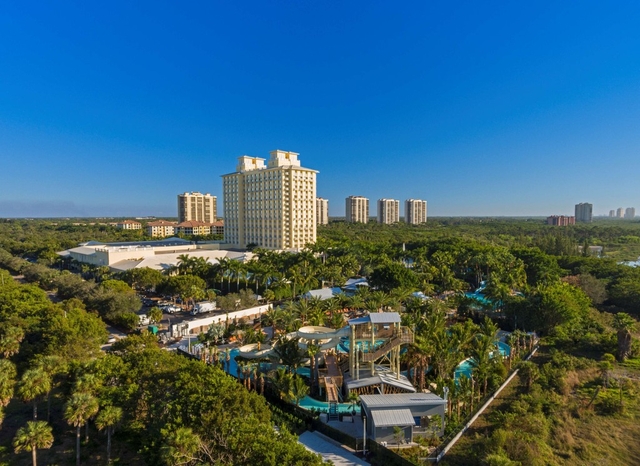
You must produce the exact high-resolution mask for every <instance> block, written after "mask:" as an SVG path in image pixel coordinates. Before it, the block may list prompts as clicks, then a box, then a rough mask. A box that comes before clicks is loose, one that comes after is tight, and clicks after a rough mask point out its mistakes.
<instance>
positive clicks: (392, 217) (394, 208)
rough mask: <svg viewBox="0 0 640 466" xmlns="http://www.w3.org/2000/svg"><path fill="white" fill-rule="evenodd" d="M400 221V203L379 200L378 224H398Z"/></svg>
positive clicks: (394, 200) (395, 200)
mask: <svg viewBox="0 0 640 466" xmlns="http://www.w3.org/2000/svg"><path fill="white" fill-rule="evenodd" d="M399 221H400V201H398V200H397V199H378V223H386V224H390V223H398V222H399Z"/></svg>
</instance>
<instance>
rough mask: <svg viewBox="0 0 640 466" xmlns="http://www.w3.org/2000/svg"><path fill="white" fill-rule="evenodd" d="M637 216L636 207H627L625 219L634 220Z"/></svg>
mask: <svg viewBox="0 0 640 466" xmlns="http://www.w3.org/2000/svg"><path fill="white" fill-rule="evenodd" d="M635 216H636V209H635V207H627V208H626V210H625V211H624V218H628V219H631V218H634V217H635Z"/></svg>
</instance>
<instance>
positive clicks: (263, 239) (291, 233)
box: [222, 150, 318, 250]
mask: <svg viewBox="0 0 640 466" xmlns="http://www.w3.org/2000/svg"><path fill="white" fill-rule="evenodd" d="M270 155H271V157H270V158H269V161H268V162H267V164H266V165H265V159H262V158H258V157H249V156H246V155H245V156H242V157H239V158H238V165H237V167H236V172H235V173H229V174H228V175H223V176H222V186H223V205H224V220H225V225H224V227H225V228H224V240H225V243H229V244H232V245H233V246H234V247H237V248H245V247H247V245H249V244H255V245H258V246H260V247H262V248H267V249H276V250H300V249H302V248H304V247H305V246H306V245H308V244H310V243H315V241H316V174H317V173H318V172H317V171H316V170H311V169H309V168H303V167H301V166H300V161H299V160H298V155H299V154H297V153H295V152H287V151H282V150H275V151H272V152H270Z"/></svg>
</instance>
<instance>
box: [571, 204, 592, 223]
mask: <svg viewBox="0 0 640 466" xmlns="http://www.w3.org/2000/svg"><path fill="white" fill-rule="evenodd" d="M575 217H576V222H584V223H590V222H591V220H592V218H593V204H589V203H588V202H581V203H580V204H576V210H575Z"/></svg>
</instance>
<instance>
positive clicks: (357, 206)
mask: <svg viewBox="0 0 640 466" xmlns="http://www.w3.org/2000/svg"><path fill="white" fill-rule="evenodd" d="M345 215H346V219H347V222H351V223H354V222H360V223H367V222H368V221H369V199H367V198H366V197H362V196H349V197H348V198H347V199H346V203H345Z"/></svg>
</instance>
